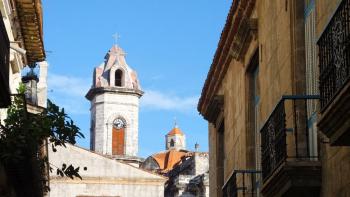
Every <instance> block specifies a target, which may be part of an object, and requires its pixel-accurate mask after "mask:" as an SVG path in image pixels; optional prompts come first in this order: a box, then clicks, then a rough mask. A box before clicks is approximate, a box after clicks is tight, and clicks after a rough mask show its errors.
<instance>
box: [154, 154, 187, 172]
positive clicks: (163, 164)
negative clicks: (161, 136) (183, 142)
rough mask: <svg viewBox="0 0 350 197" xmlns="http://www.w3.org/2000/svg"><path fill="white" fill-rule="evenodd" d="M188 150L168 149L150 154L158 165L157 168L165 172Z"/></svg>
mask: <svg viewBox="0 0 350 197" xmlns="http://www.w3.org/2000/svg"><path fill="white" fill-rule="evenodd" d="M187 153H188V151H186V150H179V151H177V150H168V151H165V152H160V153H156V154H154V155H152V157H153V158H154V160H155V161H156V162H157V163H158V165H159V170H160V171H161V172H162V173H166V172H168V171H170V170H172V169H173V167H174V166H175V165H176V164H177V163H178V162H179V161H181V159H182V158H183V157H184V156H186V155H187Z"/></svg>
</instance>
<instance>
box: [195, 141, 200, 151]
mask: <svg viewBox="0 0 350 197" xmlns="http://www.w3.org/2000/svg"><path fill="white" fill-rule="evenodd" d="M194 149H195V151H196V152H198V151H199V144H198V143H197V142H196V144H195V145H194Z"/></svg>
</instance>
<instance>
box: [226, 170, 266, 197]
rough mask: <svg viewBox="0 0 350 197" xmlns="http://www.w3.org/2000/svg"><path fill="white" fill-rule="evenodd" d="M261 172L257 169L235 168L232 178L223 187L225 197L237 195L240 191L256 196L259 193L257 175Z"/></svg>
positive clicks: (243, 193)
mask: <svg viewBox="0 0 350 197" xmlns="http://www.w3.org/2000/svg"><path fill="white" fill-rule="evenodd" d="M259 173H261V172H260V171H257V170H235V171H233V173H232V175H231V177H230V179H229V180H228V181H227V182H226V183H225V185H224V186H223V188H222V193H223V196H224V197H237V196H238V193H239V192H242V196H251V197H254V196H256V195H257V187H256V186H257V181H256V180H257V177H256V176H255V175H256V174H259Z"/></svg>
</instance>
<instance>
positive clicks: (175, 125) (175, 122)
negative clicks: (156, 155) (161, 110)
mask: <svg viewBox="0 0 350 197" xmlns="http://www.w3.org/2000/svg"><path fill="white" fill-rule="evenodd" d="M174 127H175V128H178V125H177V120H176V117H174Z"/></svg>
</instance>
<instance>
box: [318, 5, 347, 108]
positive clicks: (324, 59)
mask: <svg viewBox="0 0 350 197" xmlns="http://www.w3.org/2000/svg"><path fill="white" fill-rule="evenodd" d="M349 11H350V0H343V1H342V2H341V3H340V5H339V7H338V9H337V10H336V12H335V14H334V16H333V17H332V19H331V20H330V22H329V24H328V25H327V27H326V28H325V30H324V32H323V33H322V35H321V37H320V39H319V41H318V42H317V44H318V47H319V62H320V63H319V67H320V77H319V88H320V94H321V110H324V109H325V108H326V107H327V106H328V104H329V103H331V101H332V100H333V98H334V97H335V96H336V95H337V93H338V92H339V91H340V90H341V89H342V87H343V86H344V85H345V84H346V83H347V82H348V81H349V79H350V50H349V47H350V12H349Z"/></svg>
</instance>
